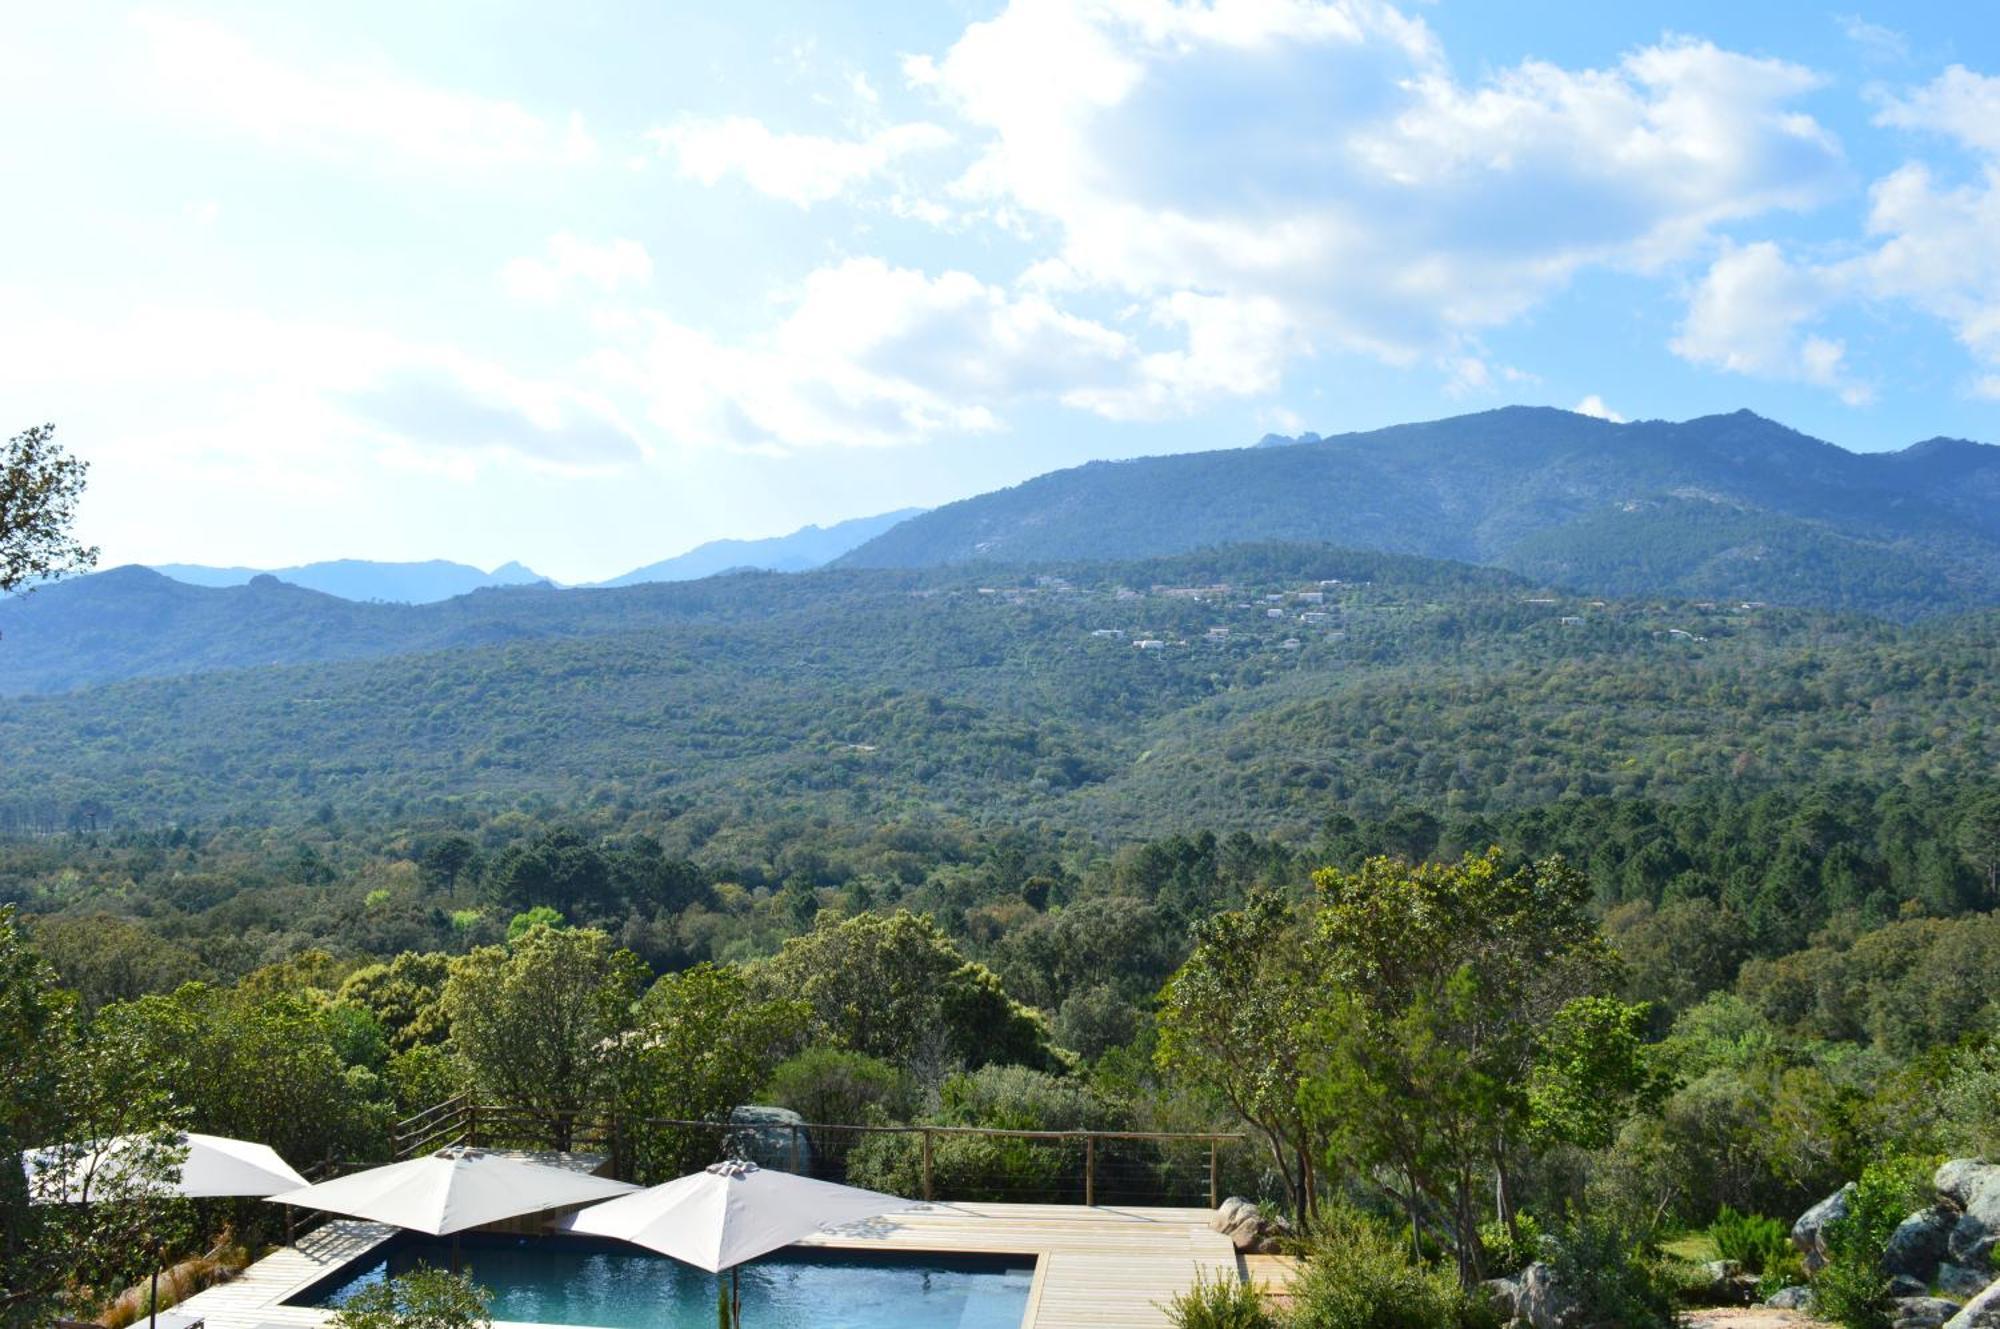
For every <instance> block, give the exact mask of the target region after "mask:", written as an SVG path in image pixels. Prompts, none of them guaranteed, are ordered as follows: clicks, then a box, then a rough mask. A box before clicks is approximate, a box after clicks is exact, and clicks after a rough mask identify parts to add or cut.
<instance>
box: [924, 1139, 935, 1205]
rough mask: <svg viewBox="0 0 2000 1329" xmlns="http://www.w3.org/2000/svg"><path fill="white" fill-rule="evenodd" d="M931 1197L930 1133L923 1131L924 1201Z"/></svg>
mask: <svg viewBox="0 0 2000 1329" xmlns="http://www.w3.org/2000/svg"><path fill="white" fill-rule="evenodd" d="M932 1198H933V1197H932V1195H931V1133H930V1132H929V1131H925V1132H924V1203H926V1204H929V1203H930V1201H931V1199H932Z"/></svg>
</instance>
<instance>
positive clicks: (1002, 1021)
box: [757, 910, 1053, 1067]
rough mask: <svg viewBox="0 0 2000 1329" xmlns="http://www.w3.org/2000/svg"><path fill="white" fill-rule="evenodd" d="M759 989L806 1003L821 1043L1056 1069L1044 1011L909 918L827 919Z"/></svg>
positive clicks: (777, 963) (931, 1059)
mask: <svg viewBox="0 0 2000 1329" xmlns="http://www.w3.org/2000/svg"><path fill="white" fill-rule="evenodd" d="M757 983H758V986H759V989H760V990H761V991H762V992H764V993H766V994H768V995H770V996H772V997H780V996H783V997H796V998H798V999H800V1000H802V1001H804V1002H805V1003H806V1005H807V1006H808V1007H809V1008H810V1010H811V1013H812V1024H813V1031H814V1034H815V1036H816V1037H817V1038H819V1039H822V1040H827V1041H831V1042H833V1043H835V1044H837V1045H838V1046H841V1047H844V1048H847V1049H849V1050H850V1051H854V1052H861V1053H865V1054H866V1055H868V1056H871V1057H875V1058H878V1059H880V1060H883V1061H888V1062H891V1063H893V1064H895V1065H898V1066H905V1067H908V1066H913V1065H915V1064H917V1063H919V1062H926V1063H930V1064H932V1065H936V1064H938V1063H939V1062H940V1061H942V1062H943V1063H945V1064H950V1063H960V1064H965V1065H971V1066H983V1065H986V1064H988V1063H991V1062H1002V1063H1009V1062H1011V1063H1018V1064H1022V1065H1031V1066H1048V1065H1052V1064H1053V1057H1052V1054H1051V1052H1050V1050H1049V1044H1048V1030H1047V1028H1046V1027H1045V1026H1044V1025H1043V1024H1042V1022H1041V1021H1040V1020H1039V1019H1038V1018H1037V1017H1036V1016H1035V1015H1034V1013H1032V1012H1031V1011H1029V1010H1027V1009H1026V1008H1024V1007H1022V1006H1020V1005H1019V1004H1018V1003H1016V1002H1014V1001H1013V1000H1012V999H1011V998H1010V997H1008V995H1007V993H1006V990H1005V989H1004V988H1002V987H1001V985H1000V980H999V979H998V978H997V977H996V976H995V975H994V974H993V972H992V971H991V970H989V969H987V968H986V967H985V966H984V965H981V964H977V963H974V962H971V961H968V960H967V959H966V958H965V957H964V955H963V954H961V953H960V951H959V949H958V947H957V946H956V945H954V944H953V942H952V940H951V938H950V937H948V936H946V935H945V933H944V931H943V930H942V929H941V928H939V927H938V925H937V922H936V920H934V919H932V918H929V917H926V916H922V915H918V914H913V913H910V912H909V911H908V910H898V911H897V912H896V913H895V914H893V915H888V916H883V915H880V914H861V915H857V916H856V917H853V918H845V919H839V920H830V921H824V922H822V923H821V924H820V925H819V926H817V927H815V928H814V929H813V930H812V931H811V932H809V933H807V934H805V935H804V936H799V937H794V938H792V939H791V940H790V941H787V942H786V943H785V945H784V948H783V949H782V950H780V951H779V952H778V954H777V955H776V956H774V957H772V958H771V960H770V961H768V962H767V963H765V964H764V965H762V966H760V967H759V968H758V970H757Z"/></svg>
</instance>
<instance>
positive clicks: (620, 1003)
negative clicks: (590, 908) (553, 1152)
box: [441, 927, 646, 1149]
mask: <svg viewBox="0 0 2000 1329" xmlns="http://www.w3.org/2000/svg"><path fill="white" fill-rule="evenodd" d="M645 976H646V971H645V966H644V965H642V964H641V963H640V962H639V959H638V957H636V956H634V955H633V954H632V953H631V952H630V951H626V950H621V949H619V948H617V947H615V946H614V945H613V944H612V942H611V939H610V938H609V937H607V936H605V935H604V934H603V933H602V932H597V931H594V930H590V929H573V930H572V929H562V930H558V929H556V928H550V927H538V928H533V929H530V930H529V931H528V932H527V933H525V934H523V935H522V936H521V937H520V938H519V939H518V940H516V941H515V942H514V943H513V944H512V945H510V946H486V947H481V948H480V949H478V950H475V951H473V952H472V953H471V954H469V955H464V956H460V957H459V958H458V959H456V960H453V961H452V962H451V967H450V976H449V977H448V978H447V979H446V980H445V985H444V992H443V996H442V998H441V1000H442V1004H443V1008H444V1012H445V1016H446V1018H447V1019H449V1020H450V1022H451V1041H452V1046H453V1049H454V1051H455V1052H456V1053H457V1055H458V1057H459V1058H460V1059H461V1060H462V1061H463V1062H464V1064H465V1067H466V1071H467V1075H468V1077H469V1079H470V1081H471V1083H472V1085H473V1087H474V1088H475V1089H477V1090H478V1091H480V1092H481V1093H483V1094H487V1095H491V1096H492V1097H494V1098H495V1099H496V1100H497V1101H499V1102H503V1103H508V1104H511V1105H513V1106H516V1107H518V1108H521V1109H524V1110H527V1111H529V1112H532V1113H536V1114H538V1115H539V1116H540V1118H541V1120H542V1138H543V1139H544V1140H545V1141H547V1143H548V1144H549V1145H551V1146H552V1147H555V1148H559V1149H566V1148H568V1147H569V1143H570V1138H571V1135H572V1132H573V1130H574V1126H575V1120H574V1114H576V1113H578V1112H581V1111H583V1110H584V1109H586V1108H589V1107H592V1106H595V1105H596V1104H598V1103H599V1102H600V1101H601V1100H602V1098H603V1095H604V1094H605V1092H606V1091H607V1090H608V1089H609V1087H610V1083H611V1077H612V1073H613V1071H614V1069H615V1067H616V1066H617V1064H618V1053H619V1048H620V1044H619V1041H618V1040H619V1037H620V1035H622V1034H624V1033H625V1031H626V1030H627V1029H629V1028H630V1027H631V1024H632V1003H633V1002H634V1001H635V1000H636V999H637V998H638V995H639V992H640V990H641V988H642V987H643V986H644V982H645Z"/></svg>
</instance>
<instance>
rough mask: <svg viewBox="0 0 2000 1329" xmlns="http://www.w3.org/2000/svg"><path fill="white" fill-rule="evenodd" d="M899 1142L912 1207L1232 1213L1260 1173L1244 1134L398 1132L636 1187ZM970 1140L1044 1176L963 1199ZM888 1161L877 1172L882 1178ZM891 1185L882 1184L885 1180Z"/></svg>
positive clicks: (480, 1112)
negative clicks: (1253, 1174) (1235, 1200)
mask: <svg viewBox="0 0 2000 1329" xmlns="http://www.w3.org/2000/svg"><path fill="white" fill-rule="evenodd" d="M879 1137H896V1138H898V1139H900V1140H903V1141H908V1142H909V1143H908V1144H907V1145H905V1146H904V1147H903V1148H904V1151H906V1152H907V1153H908V1154H909V1157H907V1158H906V1159H905V1158H903V1157H902V1156H901V1155H900V1154H899V1155H898V1159H897V1161H898V1162H903V1163H907V1164H908V1166H907V1168H904V1169H899V1171H902V1172H905V1173H907V1181H906V1183H905V1184H904V1186H903V1189H905V1190H907V1191H908V1192H909V1193H910V1198H912V1199H923V1200H939V1199H946V1200H949V1199H961V1200H963V1199H974V1198H987V1199H1004V1198H1035V1199H1042V1200H1046V1201H1050V1202H1057V1203H1062V1202H1069V1203H1074V1202H1078V1201H1080V1202H1082V1203H1083V1204H1086V1205H1096V1204H1098V1203H1099V1202H1100V1201H1104V1202H1109V1203H1114V1204H1144V1203H1163V1202H1172V1201H1177V1202H1179V1203H1183V1204H1199V1203H1203V1202H1205V1203H1206V1204H1207V1205H1208V1206H1209V1207H1210V1208H1213V1207H1215V1206H1216V1205H1217V1204H1219V1203H1220V1202H1221V1199H1222V1196H1223V1194H1224V1193H1225V1192H1224V1189H1223V1188H1224V1183H1225V1173H1241V1172H1242V1171H1243V1170H1244V1169H1245V1168H1248V1167H1252V1166H1254V1163H1253V1162H1252V1160H1251V1159H1250V1157H1249V1153H1248V1150H1247V1148H1246V1139H1245V1137H1244V1136H1243V1135H1241V1134H1234V1133H1224V1132H1193V1133H1189V1132H1172V1131H1088V1130H1076V1131H1034V1130H1000V1129H994V1128H987V1127H980V1126H927V1125H909V1126H860V1125H852V1124H847V1123H835V1122H797V1123H791V1122H756V1121H751V1122H743V1121H736V1122H728V1121H698V1120H681V1119H677V1118H671V1117H632V1116H626V1115H623V1114H619V1113H612V1112H595V1111H580V1110H558V1109H548V1110H538V1109H532V1108H523V1107H518V1106H513V1105H508V1104H491V1103H480V1102H477V1101H475V1100H473V1099H471V1098H469V1097H467V1096H465V1095H460V1096H459V1097H456V1098H452V1099H448V1100H446V1101H445V1102H442V1103H439V1104H437V1105H435V1106H433V1107H430V1108H427V1109H425V1110H424V1111H422V1112H419V1113H417V1114H416V1115H414V1116H412V1117H409V1118H407V1119H405V1120H403V1121H400V1122H398V1123H397V1124H396V1126H395V1128H394V1131H393V1135H392V1140H393V1151H394V1154H395V1157H396V1158H398V1159H404V1158H414V1157H416V1156H418V1155H419V1154H424V1153H429V1152H432V1151H434V1150H437V1149H442V1148H447V1147H450V1146H452V1145H468V1146H473V1147H483V1148H496V1149H563V1150H572V1151H579V1152H587V1153H596V1154H603V1155H604V1156H605V1157H606V1159H607V1161H608V1163H609V1166H610V1171H611V1174H612V1175H613V1176H617V1177H622V1178H625V1179H628V1180H641V1179H643V1180H663V1179H664V1178H663V1177H659V1176H649V1177H644V1178H642V1177H640V1175H639V1174H640V1173H641V1172H647V1171H651V1172H657V1171H659V1170H660V1167H661V1165H662V1163H663V1162H666V1161H670V1160H671V1161H673V1162H674V1163H675V1165H676V1166H675V1167H674V1169H673V1170H674V1171H686V1170H692V1169H693V1168H695V1167H699V1166H701V1165H703V1164H705V1163H710V1162H715V1161H718V1160H720V1159H722V1158H724V1157H726V1156H730V1155H738V1154H741V1155H748V1156H750V1157H753V1158H756V1159H757V1161H759V1162H761V1163H763V1164H764V1165H765V1166H767V1167H780V1168H783V1169H785V1170H786V1171H791V1172H799V1173H803V1174H807V1175H811V1176H816V1177H820V1178H822V1179H823V1180H830V1181H846V1180H847V1161H848V1158H849V1156H850V1155H851V1154H852V1152H853V1150H854V1149H855V1148H857V1147H859V1146H860V1145H861V1144H862V1143H863V1142H864V1141H867V1140H870V1139H874V1138H879ZM959 1140H982V1141H989V1142H993V1143H995V1144H1003V1145H1004V1144H1012V1145H1014V1146H1015V1147H1016V1148H1017V1149H1019V1150H1025V1151H1027V1152H1026V1153H1020V1154H1016V1155H1015V1158H1016V1161H1017V1162H1021V1163H1025V1164H1026V1165H1027V1166H1026V1170H1027V1171H1029V1172H1031V1173H1033V1174H1035V1175H1033V1176H1031V1177H1029V1178H1028V1179H1026V1180H1022V1179H1021V1178H1019V1177H1013V1178H1008V1177H1006V1176H1005V1168H1004V1167H1002V1169H1001V1174H1002V1175H1001V1176H1000V1177H999V1178H998V1179H988V1180H987V1181H986V1182H984V1183H982V1184H980V1185H977V1186H975V1187H972V1189H975V1190H977V1191H979V1192H981V1194H979V1195H976V1196H975V1195H969V1194H946V1193H945V1192H947V1191H950V1190H953V1189H954V1186H953V1185H951V1184H950V1181H949V1176H948V1175H947V1174H949V1173H950V1172H951V1171H952V1170H951V1169H948V1168H946V1167H943V1166H941V1161H940V1158H939V1151H940V1148H941V1147H945V1146H948V1145H949V1144H950V1143H951V1142H955V1141H959ZM879 1164H880V1160H878V1172H879V1171H880V1166H879ZM874 1180H875V1182H876V1184H878V1185H879V1184H881V1182H880V1178H879V1177H877V1178H875V1179H874Z"/></svg>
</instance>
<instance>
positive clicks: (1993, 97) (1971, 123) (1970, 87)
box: [1875, 65, 2000, 156]
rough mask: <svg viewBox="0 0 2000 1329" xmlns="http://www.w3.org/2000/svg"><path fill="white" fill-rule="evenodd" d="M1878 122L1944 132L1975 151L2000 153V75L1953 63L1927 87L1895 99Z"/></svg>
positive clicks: (1988, 153) (1989, 154)
mask: <svg viewBox="0 0 2000 1329" xmlns="http://www.w3.org/2000/svg"><path fill="white" fill-rule="evenodd" d="M1875 122H1876V123H1877V124H1881V125H1891V126H1894V127H1895V128H1898V129H1922V130H1928V131H1930V132H1931V133H1935V134H1944V135H1946V136H1948V137H1950V138H1954V139H1957V140H1958V141H1959V142H1960V143H1962V144H1964V145H1965V146H1966V147H1968V148H1971V149H1972V150H1974V151H1975V152H1983V153H1985V154H1987V155H1988V156H2000V78H1992V77H1989V76H1987V75H1984V74H1975V73H1973V72H1972V71H1971V70H1969V69H1967V68H1966V67H1965V66H1964V65H1953V66H1952V67H1951V68H1949V69H1947V70H1945V71H1944V73H1942V74H1940V75H1938V76H1937V78H1935V79H1933V80H1932V81H1931V82H1929V83H1927V84H1925V85H1924V86H1923V87H1920V88H1917V89H1914V90H1913V91H1911V92H1910V93H1909V94H1907V95H1906V96H1903V97H1899V98H1893V99H1891V100H1890V101H1889V102H1888V103H1887V104H1886V105H1884V106H1883V108H1882V110H1881V112H1880V114H1878V115H1877V116H1876V118H1875Z"/></svg>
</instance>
